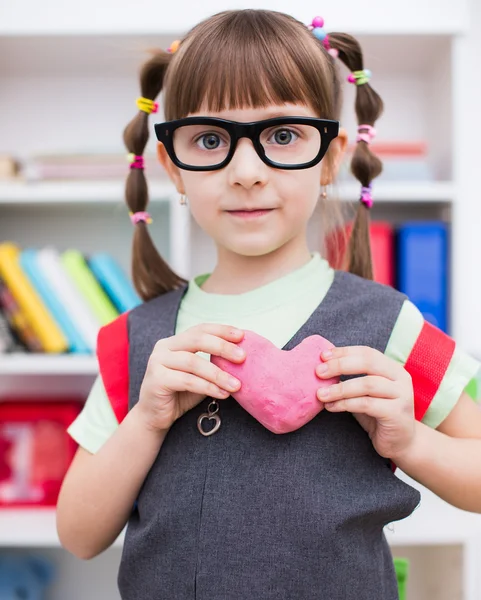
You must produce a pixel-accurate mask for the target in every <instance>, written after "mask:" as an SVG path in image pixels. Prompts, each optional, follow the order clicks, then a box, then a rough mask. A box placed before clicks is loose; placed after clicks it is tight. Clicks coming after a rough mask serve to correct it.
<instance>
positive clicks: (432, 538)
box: [0, 475, 481, 548]
mask: <svg viewBox="0 0 481 600" xmlns="http://www.w3.org/2000/svg"><path fill="white" fill-rule="evenodd" d="M401 477H402V479H404V480H408V481H409V482H410V483H412V482H411V481H410V480H409V478H407V477H406V476H405V475H401ZM412 485H415V486H416V487H417V488H419V489H421V490H422V500H421V505H420V507H419V508H418V509H416V510H415V511H414V513H413V514H412V515H411V516H410V517H408V518H407V519H404V520H403V521H399V522H396V523H393V524H392V525H390V526H388V527H387V528H386V530H385V533H386V537H387V539H388V541H389V543H390V545H391V546H427V545H456V544H467V543H468V542H469V541H470V540H471V539H473V537H474V536H476V535H478V536H479V535H481V515H478V514H473V513H468V512H465V511H462V510H458V509H456V508H454V507H453V506H450V505H449V504H447V503H446V502H444V501H443V500H441V499H440V498H438V497H437V496H435V495H434V494H433V493H432V492H430V491H429V490H427V489H425V488H423V487H422V486H419V484H415V483H412ZM122 539H123V535H121V536H120V537H119V539H118V540H117V541H116V543H115V546H121V544H122ZM59 545H60V543H59V540H58V537H57V532H56V526H55V511H54V509H50V508H38V509H17V510H15V509H8V510H0V547H8V546H17V547H20V546H22V547H47V548H48V547H51V548H56V547H59Z"/></svg>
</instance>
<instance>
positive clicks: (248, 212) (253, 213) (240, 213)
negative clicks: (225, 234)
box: [226, 208, 275, 219]
mask: <svg viewBox="0 0 481 600" xmlns="http://www.w3.org/2000/svg"><path fill="white" fill-rule="evenodd" d="M273 210H275V209H274V208H241V209H238V210H227V211H226V212H227V213H229V214H230V215H232V216H233V217H238V218H241V219H256V218H259V217H263V216H265V215H268V214H269V213H271V212H272V211H273Z"/></svg>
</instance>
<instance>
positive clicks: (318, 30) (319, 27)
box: [307, 17, 339, 58]
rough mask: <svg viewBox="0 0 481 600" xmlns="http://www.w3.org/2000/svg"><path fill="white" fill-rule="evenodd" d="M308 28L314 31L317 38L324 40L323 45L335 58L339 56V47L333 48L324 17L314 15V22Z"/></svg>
mask: <svg viewBox="0 0 481 600" xmlns="http://www.w3.org/2000/svg"><path fill="white" fill-rule="evenodd" d="M307 28H308V29H309V31H312V33H313V35H314V37H315V38H317V39H318V40H319V41H320V42H322V45H323V46H324V48H325V49H326V50H327V51H328V52H329V54H330V55H331V56H333V57H334V58H337V57H338V56H339V50H337V48H331V44H330V42H329V35H328V34H327V33H326V31H325V29H324V19H323V18H322V17H314V19H312V23H311V24H310V25H308V26H307Z"/></svg>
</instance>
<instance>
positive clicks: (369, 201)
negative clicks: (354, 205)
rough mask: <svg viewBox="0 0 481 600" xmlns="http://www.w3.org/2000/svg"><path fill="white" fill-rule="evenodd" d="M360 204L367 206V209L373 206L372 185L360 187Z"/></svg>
mask: <svg viewBox="0 0 481 600" xmlns="http://www.w3.org/2000/svg"><path fill="white" fill-rule="evenodd" d="M361 202H362V203H363V204H365V205H366V206H367V208H372V205H373V204H374V200H373V198H372V183H370V184H369V185H368V186H364V185H363V186H362V188H361Z"/></svg>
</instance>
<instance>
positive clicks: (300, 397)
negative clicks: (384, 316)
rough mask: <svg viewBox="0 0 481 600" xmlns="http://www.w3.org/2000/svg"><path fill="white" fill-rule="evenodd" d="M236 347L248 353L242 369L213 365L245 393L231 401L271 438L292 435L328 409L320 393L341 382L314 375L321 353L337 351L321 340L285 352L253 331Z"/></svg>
mask: <svg viewBox="0 0 481 600" xmlns="http://www.w3.org/2000/svg"><path fill="white" fill-rule="evenodd" d="M238 345H239V346H241V347H242V348H244V350H245V351H246V359H245V361H244V362H243V363H242V364H235V363H232V362H230V361H229V360H226V359H224V358H219V357H218V356H212V358H211V360H212V362H213V363H214V364H215V365H217V366H218V367H219V368H221V369H222V370H223V371H226V372H227V373H229V374H230V375H233V376H234V377H237V378H238V379H239V381H240V382H241V384H242V385H241V388H240V390H239V391H238V392H236V393H234V394H232V395H233V396H234V398H235V399H236V400H237V402H238V403H239V404H240V405H241V406H242V407H243V408H244V409H245V410H246V411H247V412H248V413H249V414H251V415H252V416H253V417H254V418H255V419H257V420H258V421H259V422H260V423H261V424H262V425H264V427H266V428H267V429H269V430H270V431H272V432H273V433H289V432H290V431H295V430H296V429H299V428H300V427H302V426H303V425H305V424H306V423H308V422H309V421H310V420H311V419H313V418H314V417H315V416H316V415H317V414H318V413H319V412H320V411H321V410H322V409H323V408H324V404H323V403H322V402H320V401H319V400H318V399H317V396H316V392H317V390H318V389H319V388H321V387H328V386H330V385H332V384H334V383H337V382H338V381H339V378H337V377H335V378H331V379H319V377H318V376H317V375H316V367H317V366H318V365H319V363H320V362H321V357H320V355H321V352H323V351H324V350H328V349H329V348H333V347H334V346H333V344H331V342H329V341H328V340H326V339H325V338H323V337H321V336H320V335H312V336H309V337H307V338H305V339H304V340H303V341H302V342H301V343H300V344H299V345H298V346H296V347H295V348H293V349H292V350H289V351H286V350H279V348H277V347H276V346H274V344H272V342H270V341H269V340H267V339H266V338H264V337H262V336H260V335H258V334H256V333H254V332H253V331H245V336H244V339H243V340H242V341H241V342H240V343H239V344H238Z"/></svg>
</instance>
